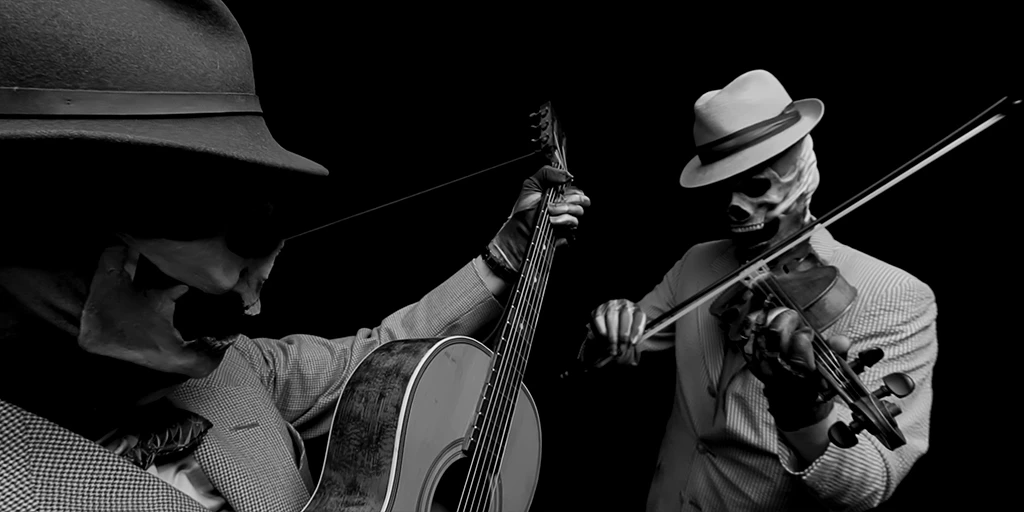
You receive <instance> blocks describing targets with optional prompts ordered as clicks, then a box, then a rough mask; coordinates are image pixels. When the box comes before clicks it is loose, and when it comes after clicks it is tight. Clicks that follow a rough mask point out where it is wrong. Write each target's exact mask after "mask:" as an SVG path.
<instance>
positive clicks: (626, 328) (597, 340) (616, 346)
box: [582, 299, 647, 368]
mask: <svg viewBox="0 0 1024 512" xmlns="http://www.w3.org/2000/svg"><path fill="white" fill-rule="evenodd" d="M591 316H592V318H591V322H590V325H589V326H588V328H589V333H588V335H587V340H586V342H584V345H583V354H582V355H583V362H585V363H588V364H593V365H595V366H596V367H598V368H600V367H601V366H604V365H605V364H607V363H605V362H603V360H604V359H607V358H608V357H614V358H615V359H614V361H615V362H616V363H619V364H630V365H633V366H636V365H637V363H638V361H639V358H640V347H639V346H638V345H637V342H638V341H639V340H640V336H642V335H643V333H644V328H645V327H646V325H647V315H646V314H645V313H644V312H643V310H641V309H640V308H639V307H637V305H636V304H634V303H633V302H631V301H628V300H626V299H616V300H610V301H608V302H605V303H604V304H601V305H600V306H598V307H597V308H596V309H594V311H593V313H591Z"/></svg>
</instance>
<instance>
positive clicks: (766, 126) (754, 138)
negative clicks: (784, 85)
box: [697, 103, 800, 165]
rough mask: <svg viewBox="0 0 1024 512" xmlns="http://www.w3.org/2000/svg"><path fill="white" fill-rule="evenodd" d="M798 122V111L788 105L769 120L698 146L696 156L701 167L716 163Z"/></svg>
mask: <svg viewBox="0 0 1024 512" xmlns="http://www.w3.org/2000/svg"><path fill="white" fill-rule="evenodd" d="M798 121H800V111H799V110H797V109H796V105H795V104H794V103H790V104H789V105H786V108H785V109H783V110H782V113H781V114H779V115H777V116H775V117H773V118H771V119H765V120H764V121H761V122H759V123H756V124H752V125H750V126H748V127H746V128H744V129H742V130H739V131H736V132H733V133H730V134H729V135H726V136H725V137H722V138H720V139H718V140H714V141H711V142H709V143H707V144H703V145H701V146H698V147H697V156H698V157H699V158H700V163H701V164H703V165H707V164H710V163H712V162H717V161H719V160H721V159H723V158H725V157H727V156H729V155H733V154H736V153H739V152H740V151H743V150H744V149H747V148H749V147H751V146H753V145H754V144H757V143H758V142H761V141H763V140H765V139H767V138H769V137H772V136H774V135H776V134H778V133H779V132H781V131H783V130H785V129H786V128H789V127H790V126H793V125H794V124H796V123H797V122H798Z"/></svg>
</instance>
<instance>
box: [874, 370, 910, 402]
mask: <svg viewBox="0 0 1024 512" xmlns="http://www.w3.org/2000/svg"><path fill="white" fill-rule="evenodd" d="M913 392H914V379H912V378H910V376H909V375H907V374H905V373H890V374H889V375H886V376H885V378H883V379H882V386H881V387H880V388H878V389H876V390H875V392H874V393H873V394H874V395H875V398H885V397H887V396H889V395H895V396H896V397H897V398H903V397H905V396H907V395H909V394H911V393H913Z"/></svg>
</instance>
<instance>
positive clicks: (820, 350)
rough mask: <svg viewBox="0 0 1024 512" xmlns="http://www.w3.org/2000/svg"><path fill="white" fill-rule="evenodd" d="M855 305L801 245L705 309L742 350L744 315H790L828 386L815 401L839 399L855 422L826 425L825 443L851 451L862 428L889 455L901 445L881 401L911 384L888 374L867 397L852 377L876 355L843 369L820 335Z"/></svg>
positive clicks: (889, 409) (904, 392)
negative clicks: (781, 311) (805, 334)
mask: <svg viewBox="0 0 1024 512" xmlns="http://www.w3.org/2000/svg"><path fill="white" fill-rule="evenodd" d="M856 300H857V288H856V287H854V286H853V285H851V284H850V283H849V282H848V281H846V279H844V278H843V276H842V274H841V273H840V272H839V269H838V268H836V267H834V266H832V265H826V264H825V263H824V262H822V261H821V259H820V258H819V257H818V255H817V254H816V253H815V252H814V251H813V250H812V249H811V247H810V244H807V243H805V244H803V245H800V246H797V248H796V249H794V251H793V252H792V253H790V254H787V255H784V256H782V257H780V258H779V259H778V260H776V261H775V262H774V263H773V264H772V265H771V267H770V268H768V267H764V266H762V267H760V268H757V269H756V271H755V272H752V273H750V274H749V275H748V276H747V277H746V278H745V279H744V280H743V281H740V282H738V283H736V284H734V285H733V286H732V287H730V288H729V289H727V290H726V291H725V292H724V293H722V294H721V295H719V296H718V298H716V299H715V301H714V302H713V303H712V304H711V307H710V313H711V314H712V315H713V316H715V317H717V318H719V319H720V320H722V322H723V323H724V324H725V326H726V327H727V329H728V338H729V340H730V341H732V342H734V343H743V344H746V343H748V342H749V339H748V337H747V335H746V333H745V332H744V324H743V320H744V319H745V318H746V317H747V316H748V315H749V314H751V313H753V312H756V311H767V310H771V309H774V308H788V309H791V310H793V311H795V312H796V313H797V315H798V316H799V317H800V318H801V320H802V321H803V323H804V325H807V326H808V327H809V328H810V330H811V334H812V341H811V343H812V346H813V348H814V353H815V362H816V363H817V364H816V367H817V370H818V372H819V373H820V374H821V375H822V377H824V378H825V381H826V382H827V383H828V385H829V386H828V388H827V389H826V390H824V392H823V393H821V394H820V398H821V399H822V400H831V399H833V398H834V397H835V396H836V395H837V394H843V395H844V396H843V399H844V400H845V401H846V402H847V403H848V404H851V407H852V409H853V410H854V417H855V418H856V419H855V420H854V421H853V422H852V423H851V424H850V425H846V424H845V423H843V422H836V423H835V424H834V425H832V427H831V428H830V429H829V440H830V441H831V442H832V443H833V444H835V445H837V446H839V447H841V448H851V447H853V446H855V445H856V444H857V442H858V440H857V434H858V433H859V432H860V431H861V430H864V429H865V428H866V429H868V431H869V432H871V433H872V434H874V435H875V436H876V437H878V439H879V440H880V441H881V442H882V444H883V445H884V446H885V447H886V448H888V449H890V450H894V449H896V448H898V447H900V446H902V445H904V444H906V439H905V438H904V437H903V433H902V432H901V431H900V429H899V426H898V424H897V423H896V421H895V416H897V415H899V414H900V413H901V412H902V411H901V410H900V408H899V406H898V405H896V404H894V403H891V402H883V401H881V399H882V398H885V397H887V396H889V395H895V396H897V397H899V398H903V397H905V396H908V395H910V393H912V392H913V391H914V386H915V384H914V380H913V379H912V378H910V376H908V375H906V374H904V373H892V374H889V375H887V376H886V377H885V378H883V379H882V382H883V386H882V387H881V388H879V389H878V390H877V391H875V392H873V393H871V392H868V390H867V389H866V388H865V387H864V385H863V384H861V383H860V380H859V378H858V377H857V375H859V374H861V373H862V372H863V371H864V370H865V369H866V368H869V367H871V366H873V365H874V364H875V363H877V362H878V361H880V360H881V359H882V357H883V355H884V354H883V351H882V349H880V348H872V349H869V350H866V351H864V352H861V353H860V354H858V356H857V359H856V360H855V361H854V362H853V363H852V364H847V363H846V361H844V360H843V359H841V358H839V357H836V355H835V354H834V352H833V351H832V350H831V348H830V347H829V346H828V344H827V343H826V340H825V338H824V337H823V336H822V334H821V332H822V331H824V330H826V329H828V328H829V327H831V326H832V325H833V324H835V323H836V322H837V321H838V320H839V319H840V318H841V317H842V316H843V315H844V314H845V313H846V312H847V311H849V310H850V308H851V307H852V306H853V303H854V301H856ZM743 355H744V357H745V358H747V361H748V362H750V360H751V356H750V355H749V354H748V353H746V352H744V353H743ZM865 418H867V419H866V420H865Z"/></svg>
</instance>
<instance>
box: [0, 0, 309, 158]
mask: <svg viewBox="0 0 1024 512" xmlns="http://www.w3.org/2000/svg"><path fill="white" fill-rule="evenodd" d="M26 140H33V141H38V140H52V141H56V142H60V141H76V142H81V141H96V142H106V143H115V144H118V145H121V146H124V145H130V146H132V147H134V148H139V147H143V148H145V147H151V148H154V149H156V148H159V149H161V151H160V152H159V153H160V154H166V153H167V151H166V150H171V151H170V152H171V153H173V154H179V153H180V154H183V155H185V154H187V155H195V156H199V155H207V156H214V157H220V159H227V161H230V162H233V163H238V164H254V165H255V166H257V167H258V168H260V169H262V170H269V171H271V173H272V174H274V173H275V172H276V171H278V170H280V171H292V172H291V173H289V174H295V173H296V172H297V173H302V174H307V175H327V169H325V168H324V167H323V166H321V165H320V164H317V163H316V162H313V161H311V160H309V159H307V158H304V157H302V156H299V155H297V154H295V153H292V152H290V151H288V150H286V149H284V148H283V147H281V145H280V144H278V143H277V142H276V141H275V140H274V137H273V136H271V134H270V131H269V129H268V128H267V125H266V122H265V121H264V119H263V111H262V109H261V107H260V102H259V98H258V97H257V95H256V89H255V82H254V76H253V67H252V56H251V54H250V51H249V45H248V43H247V41H246V39H245V36H244V35H243V33H242V30H241V28H240V27H239V25H238V23H237V21H236V20H235V18H234V16H232V14H231V12H230V11H229V10H228V8H227V7H226V6H225V5H224V3H223V2H220V1H216V0H180V1H173V0H146V1H140V0H0V144H3V145H4V146H9V145H10V143H12V142H15V141H26ZM244 166H246V167H248V165H244Z"/></svg>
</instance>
